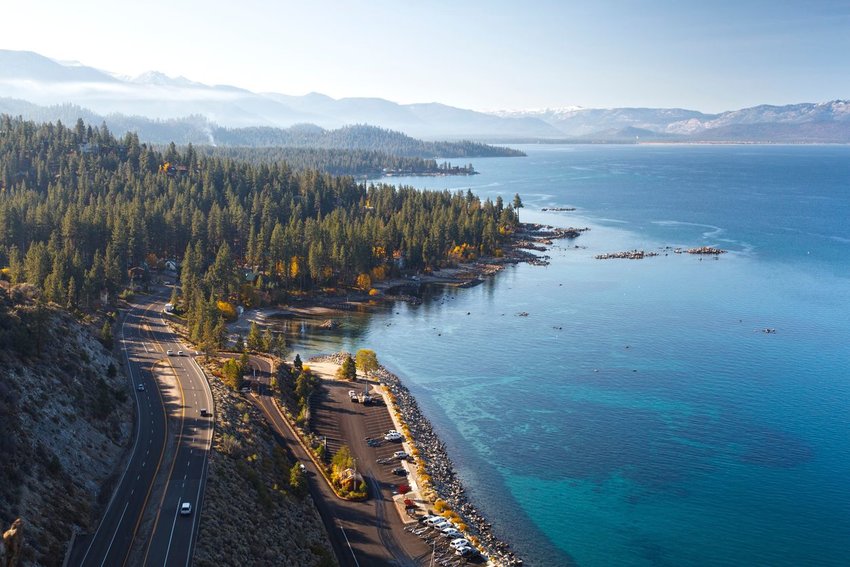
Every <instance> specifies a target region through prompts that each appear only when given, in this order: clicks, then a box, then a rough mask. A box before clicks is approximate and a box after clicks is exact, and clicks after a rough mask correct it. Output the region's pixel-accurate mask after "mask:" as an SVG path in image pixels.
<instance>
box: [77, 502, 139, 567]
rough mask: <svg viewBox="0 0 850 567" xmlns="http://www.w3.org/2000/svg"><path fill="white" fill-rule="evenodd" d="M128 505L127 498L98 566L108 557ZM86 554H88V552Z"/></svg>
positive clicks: (101, 566) (104, 562)
mask: <svg viewBox="0 0 850 567" xmlns="http://www.w3.org/2000/svg"><path fill="white" fill-rule="evenodd" d="M129 505H130V501H129V500H128V501H127V503H126V504H124V511H123V512H121V517H120V518H118V523H117V524H116V529H115V533H114V534H112V539H111V540H109V547H107V548H106V553H104V554H103V561H101V562H100V567H103V566H104V565H105V564H106V558H107V557H109V551H110V550H111V549H112V544H113V543H114V542H115V536H117V535H118V529H117V526H120V525H121V522H122V521H123V520H124V514H125V513H126V512H127V506H129ZM86 555H88V553H87V554H86ZM84 559H85V558H84Z"/></svg>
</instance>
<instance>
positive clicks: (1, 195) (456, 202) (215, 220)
mask: <svg viewBox="0 0 850 567" xmlns="http://www.w3.org/2000/svg"><path fill="white" fill-rule="evenodd" d="M517 222H518V221H517V216H516V214H515V212H514V210H513V208H512V206H510V205H508V206H504V205H503V204H502V202H501V199H497V201H496V202H491V201H490V200H485V201H483V202H482V201H481V200H480V199H479V198H478V197H476V196H475V195H473V194H472V193H471V192H466V193H465V194H464V193H461V192H458V193H450V192H425V191H418V190H415V189H413V188H410V187H401V188H396V187H393V186H389V185H374V184H366V183H365V182H362V183H358V182H356V181H355V180H354V179H352V178H351V177H334V176H331V175H328V174H326V173H320V172H317V171H314V170H308V171H296V170H294V169H293V168H291V167H290V166H289V165H288V164H286V163H284V162H275V163H259V164H252V163H248V162H245V161H241V160H236V159H230V158H223V157H208V156H203V155H201V154H199V152H198V151H196V150H195V149H194V148H193V147H192V146H191V145H189V146H188V147H186V148H184V149H178V148H177V147H176V146H174V145H173V144H172V145H170V146H169V147H168V148H165V149H164V150H163V151H159V150H156V149H154V148H151V147H150V146H147V145H145V144H141V143H140V142H139V139H138V137H137V136H136V135H134V134H126V135H125V136H123V137H122V138H121V139H116V138H115V137H114V136H113V135H112V134H111V133H110V132H109V131H108V129H107V128H106V127H105V126H101V127H99V128H93V127H91V126H87V125H86V124H84V123H83V122H82V121H81V120H80V121H77V123H76V125H75V126H74V127H71V128H69V127H66V126H64V125H63V124H61V123H56V124H44V125H37V124H35V123H32V122H26V121H22V120H19V119H12V118H10V117H8V116H2V117H0V268H2V270H3V276H4V277H5V278H6V279H8V280H10V281H11V282H13V283H18V282H24V281H26V282H30V283H32V284H33V285H35V286H37V287H38V288H39V289H40V290H41V291H42V292H43V294H44V297H45V298H46V299H48V300H50V301H54V302H56V303H59V304H62V305H67V306H69V307H77V306H79V305H80V304H82V306H84V307H85V306H88V305H90V304H91V303H92V302H93V301H94V300H97V299H98V298H99V297H101V296H102V292H104V291H107V292H109V293H110V294H111V295H114V294H115V293H117V292H118V291H120V290H121V289H122V288H124V287H125V286H127V285H128V284H131V283H133V282H139V281H144V280H145V279H146V278H147V277H149V274H150V272H151V271H152V270H153V269H156V268H157V267H160V266H162V265H163V262H164V260H166V259H175V260H177V261H178V262H182V274H181V276H182V284H183V290H184V294H185V297H183V298H181V299H182V300H183V302H184V306H185V307H186V308H187V309H188V310H196V313H207V314H210V315H212V314H214V313H215V310H216V307H217V301H219V300H225V301H227V300H230V299H239V300H241V301H243V302H250V301H252V298H255V297H256V294H258V293H267V294H272V295H280V294H281V293H283V294H286V293H293V292H303V291H310V290H314V289H316V288H320V287H351V286H353V287H357V288H359V289H362V290H364V291H367V290H369V289H370V287H371V284H372V282H373V281H375V280H380V279H382V278H385V277H389V276H391V275H393V274H397V273H399V272H400V271H401V270H403V269H410V270H427V269H429V268H435V267H439V266H444V265H447V264H451V263H453V262H455V261H457V260H460V259H466V258H470V257H472V256H476V255H479V254H496V253H498V250H499V247H500V245H501V242H502V240H503V239H504V238H505V237H506V235H507V234H509V233H510V232H511V231H512V230H513V229H514V228H515V227H516V225H517ZM219 311H221V309H220V308H219ZM212 324H213V325H214V324H215V323H212ZM203 325H209V323H202V326H203ZM216 331H219V332H220V328H219V329H216ZM211 332H212V331H211Z"/></svg>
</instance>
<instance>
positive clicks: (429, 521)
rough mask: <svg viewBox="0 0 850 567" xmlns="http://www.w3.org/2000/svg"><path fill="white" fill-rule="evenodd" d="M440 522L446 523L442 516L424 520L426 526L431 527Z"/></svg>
mask: <svg viewBox="0 0 850 567" xmlns="http://www.w3.org/2000/svg"><path fill="white" fill-rule="evenodd" d="M440 522H445V523H448V520H446V519H445V518H444V517H442V516H431V517H430V518H428V519H427V520H425V523H426V524H428V525H429V526H433V525H434V524H437V523H440Z"/></svg>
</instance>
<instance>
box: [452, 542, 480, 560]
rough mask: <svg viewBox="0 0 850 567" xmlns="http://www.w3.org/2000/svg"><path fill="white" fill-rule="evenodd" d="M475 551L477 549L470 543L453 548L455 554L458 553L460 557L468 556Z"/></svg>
mask: <svg viewBox="0 0 850 567" xmlns="http://www.w3.org/2000/svg"><path fill="white" fill-rule="evenodd" d="M477 553H478V551H477V550H476V549H475V548H474V547H472V546H470V545H463V546H461V547H456V548H455V555H460V556H461V557H469V556H471V555H475V554H477Z"/></svg>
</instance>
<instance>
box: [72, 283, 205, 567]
mask: <svg viewBox="0 0 850 567" xmlns="http://www.w3.org/2000/svg"><path fill="white" fill-rule="evenodd" d="M165 301H166V296H165V295H151V296H142V300H141V301H140V302H138V303H136V304H135V305H134V306H133V307H132V309H130V310H129V311H128V312H127V313H126V314H125V317H124V320H123V322H122V324H121V326H120V329H119V333H118V335H119V343H120V345H121V349H122V351H123V353H122V355H123V359H124V363H125V366H126V370H127V375H128V377H129V379H130V381H131V383H132V388H133V390H132V391H133V396H134V399H135V403H136V423H135V440H134V443H133V449H132V452H131V455H130V457H129V459H128V461H127V464H126V467H125V469H124V471H123V472H122V473H121V476H120V479H119V481H118V483H117V485H116V488H115V491H114V492H113V495H112V498H111V500H110V502H109V504H108V506H107V508H106V511H105V513H104V515H103V518H102V519H101V521H100V524H99V525H98V528H97V530H96V532H95V533H94V534H93V535H91V536H81V537H78V538H77V540H76V541H75V545H74V549H73V550H72V552H71V554H70V557H69V561H68V564H69V565H74V566H76V565H82V566H85V567H105V566H109V567H112V566H122V567H123V566H125V565H151V566H157V567H159V566H164V565H168V566H171V565H174V566H178V565H179V566H186V565H189V564H190V562H191V557H192V550H193V549H194V544H195V539H196V535H197V531H198V520H199V512H200V510H201V504H202V499H203V489H204V483H205V479H206V467H207V457H208V454H209V448H210V444H211V441H212V429H213V421H212V418H211V417H201V416H200V409H201V408H207V409H209V410H213V405H212V394H211V392H210V390H209V386H208V384H207V382H206V379H205V378H204V375H203V372H202V371H201V369H200V367H199V366H198V365H197V363H196V362H195V361H194V359H193V358H192V357H191V356H187V355H188V354H189V351H188V350H187V349H186V346H185V345H183V344H181V343H179V342H178V337H177V336H176V335H175V334H174V333H172V332H171V330H170V329H169V327H168V326H167V325H166V323H165V320H164V319H163V315H162V312H161V309H162V306H163V304H164V302H165ZM168 350H172V351H173V353H174V354H176V353H177V352H178V351H181V350H182V351H185V354H184V356H169V355H168V354H167V351H168ZM139 385H141V386H142V387H143V388H144V389H143V390H139V389H138V387H139ZM182 502H189V503H191V505H192V513H191V514H189V515H186V516H181V515H179V514H178V509H179V507H180V504H181V503H182ZM151 517H153V518H154V519H153V526H151V525H150V524H151V522H150V518H151Z"/></svg>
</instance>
